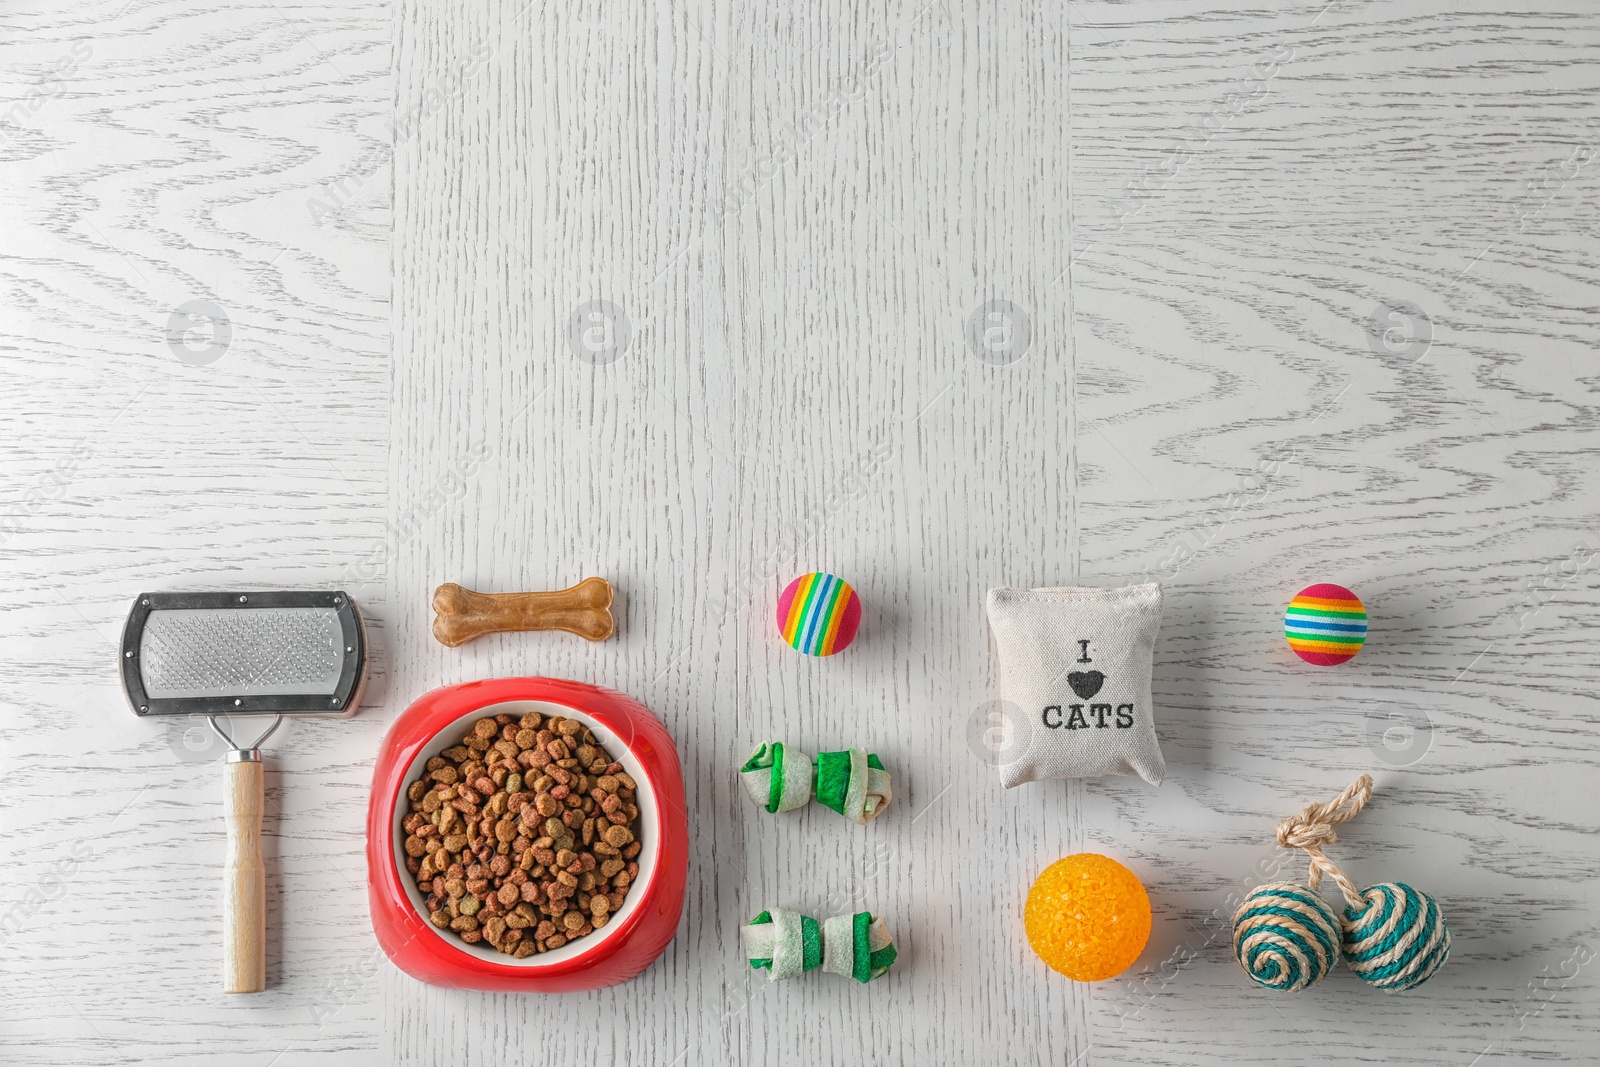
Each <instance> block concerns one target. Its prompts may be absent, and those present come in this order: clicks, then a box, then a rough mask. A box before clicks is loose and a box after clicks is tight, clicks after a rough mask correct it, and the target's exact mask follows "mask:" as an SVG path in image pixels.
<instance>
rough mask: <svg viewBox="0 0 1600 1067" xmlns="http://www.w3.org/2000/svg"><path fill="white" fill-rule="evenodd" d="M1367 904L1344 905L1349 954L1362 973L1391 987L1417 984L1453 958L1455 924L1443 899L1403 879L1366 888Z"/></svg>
mask: <svg viewBox="0 0 1600 1067" xmlns="http://www.w3.org/2000/svg"><path fill="white" fill-rule="evenodd" d="M1361 899H1362V900H1363V901H1364V902H1365V904H1366V906H1365V907H1364V908H1357V907H1355V906H1353V905H1352V906H1349V907H1346V908H1345V910H1344V924H1343V925H1344V935H1343V941H1344V960H1345V962H1346V963H1348V964H1349V965H1350V969H1351V970H1352V971H1354V972H1356V977H1357V978H1360V979H1361V980H1362V981H1363V982H1365V983H1367V984H1368V985H1370V986H1372V987H1373V988H1374V989H1382V990H1384V991H1385V992H1389V993H1400V992H1403V991H1405V990H1407V989H1415V988H1416V987H1417V986H1419V985H1421V984H1422V983H1423V982H1426V981H1427V980H1428V979H1430V978H1432V977H1433V976H1434V975H1435V974H1437V973H1438V971H1439V968H1440V967H1443V966H1444V961H1445V960H1447V959H1449V958H1450V928H1449V927H1448V926H1446V925H1445V923H1444V915H1443V913H1441V912H1440V911H1439V902H1438V901H1436V900H1434V899H1433V898H1432V897H1430V896H1429V895H1428V894H1426V893H1424V892H1421V891H1420V890H1416V889H1412V888H1411V887H1410V886H1408V885H1405V884H1403V883H1400V882H1384V883H1382V884H1380V885H1375V886H1372V887H1371V888H1369V889H1363V890H1362V891H1361Z"/></svg>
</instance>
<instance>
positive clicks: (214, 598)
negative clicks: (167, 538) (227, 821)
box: [117, 589, 367, 716]
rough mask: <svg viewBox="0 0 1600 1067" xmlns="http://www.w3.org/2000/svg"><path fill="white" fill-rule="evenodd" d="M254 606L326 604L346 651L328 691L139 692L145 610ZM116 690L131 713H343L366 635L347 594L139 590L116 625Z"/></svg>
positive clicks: (363, 665)
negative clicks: (120, 624)
mask: <svg viewBox="0 0 1600 1067" xmlns="http://www.w3.org/2000/svg"><path fill="white" fill-rule="evenodd" d="M258 608H332V609H333V610H334V612H335V614H336V616H337V617H338V619H339V628H340V632H341V635H342V637H343V641H344V647H345V649H346V650H347V651H346V652H345V654H344V662H343V663H342V664H341V665H340V671H339V681H338V683H337V684H336V685H335V686H334V688H333V691H332V692H331V693H287V694H279V695H274V696H244V695H238V696H220V697H159V698H155V699H152V698H150V696H149V695H148V694H147V693H146V692H145V688H144V678H143V676H142V673H141V671H140V668H139V645H140V642H141V641H142V640H143V638H144V628H145V623H146V622H147V621H148V620H149V618H150V615H151V613H153V612H157V611H177V610H183V609H207V610H227V611H251V610H254V609H258ZM117 663H118V666H119V667H120V668H121V673H122V689H123V692H124V693H126V694H127V697H128V704H129V706H130V707H132V708H133V711H134V714H135V715H141V716H144V715H190V714H196V713H198V714H201V715H208V716H209V715H222V714H227V715H319V714H320V715H349V714H352V713H353V712H354V711H355V710H356V705H357V703H358V702H359V697H360V691H361V686H362V683H363V682H364V681H365V680H366V671H367V638H366V631H365V628H364V627H363V626H362V625H361V614H360V612H359V610H358V609H357V608H356V603H355V601H354V600H352V599H350V594H348V593H346V592H345V591H344V590H342V589H332V590H326V591H306V590H277V591H265V592H255V591H250V590H246V591H244V592H231V593H229V592H217V593H141V594H139V596H138V597H137V598H136V599H135V600H134V602H133V609H132V610H131V611H130V612H128V621H127V624H126V625H124V626H123V628H122V648H121V654H120V655H119V656H118V659H117Z"/></svg>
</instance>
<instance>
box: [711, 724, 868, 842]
mask: <svg viewBox="0 0 1600 1067" xmlns="http://www.w3.org/2000/svg"><path fill="white" fill-rule="evenodd" d="M739 780H740V781H742V782H743V783H744V788H745V792H747V793H749V794H750V799H751V800H753V801H755V802H756V803H757V804H759V805H761V806H762V807H763V808H766V809H767V810H768V811H769V812H773V813H777V812H780V811H793V810H794V809H795V808H801V807H804V806H805V805H806V803H807V802H808V801H809V800H810V799H811V797H812V795H813V794H815V796H816V798H817V800H818V801H819V802H820V803H821V804H822V805H823V806H824V807H828V808H832V809H833V810H834V811H836V812H838V813H839V814H840V815H843V816H844V817H845V818H847V819H849V820H851V821H852V822H857V823H863V824H865V823H866V822H867V821H868V820H869V819H874V818H877V817H878V816H879V815H880V814H882V813H883V809H884V808H886V807H888V806H889V801H890V800H892V799H893V794H892V793H891V791H890V788H889V772H888V771H886V770H884V769H883V764H882V763H881V762H879V760H878V757H877V755H875V754H874V753H871V752H863V751H862V750H861V749H859V748H852V749H850V750H849V751H848V752H824V753H822V754H820V755H819V756H817V761H816V763H815V764H813V763H812V762H811V757H810V756H808V755H806V754H805V753H804V752H801V751H800V750H799V749H797V748H790V747H788V746H787V745H785V744H784V743H783V742H781V741H769V742H767V743H766V744H764V745H762V746H761V747H760V748H758V749H756V750H755V751H754V752H753V753H751V754H750V758H749V759H748V760H746V761H745V764H744V766H743V767H740V768H739Z"/></svg>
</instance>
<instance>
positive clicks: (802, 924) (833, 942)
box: [739, 908, 896, 982]
mask: <svg viewBox="0 0 1600 1067" xmlns="http://www.w3.org/2000/svg"><path fill="white" fill-rule="evenodd" d="M739 934H740V938H741V940H742V941H743V942H744V954H745V957H746V958H747V959H749V961H750V966H751V967H754V968H756V969H758V970H765V971H766V972H767V977H768V978H770V979H771V980H773V981H777V980H778V979H780V978H793V977H794V976H795V975H797V974H804V973H805V972H806V971H814V970H816V969H817V968H819V967H820V968H822V969H823V970H824V971H828V972H829V973H831V974H837V975H840V976H842V977H845V978H854V979H855V980H856V981H858V982H870V981H872V980H873V979H874V978H879V977H882V976H883V975H884V974H885V973H886V972H887V971H888V970H889V968H890V967H891V966H893V965H894V960H895V955H896V952H895V947H894V939H893V938H891V937H890V936H889V927H888V925H887V924H885V923H884V921H883V920H882V919H874V918H873V917H872V913H871V912H865V911H858V912H856V913H855V914H854V915H835V916H834V917H833V918H831V919H824V920H822V921H821V922H820V923H819V922H817V920H815V919H813V918H810V917H808V916H805V915H801V914H800V913H799V912H797V911H787V910H785V909H783V908H773V909H771V910H769V911H764V912H762V913H761V914H760V915H757V916H756V917H755V918H754V919H751V920H750V922H749V923H748V924H747V925H745V926H743V927H741V928H740V930H739Z"/></svg>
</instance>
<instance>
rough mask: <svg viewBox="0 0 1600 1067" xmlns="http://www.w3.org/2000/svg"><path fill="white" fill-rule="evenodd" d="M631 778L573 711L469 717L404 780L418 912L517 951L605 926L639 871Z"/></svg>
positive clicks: (466, 937)
mask: <svg viewBox="0 0 1600 1067" xmlns="http://www.w3.org/2000/svg"><path fill="white" fill-rule="evenodd" d="M637 788H638V785H637V783H636V782H634V780H633V779H632V778H631V777H629V776H628V774H627V772H625V771H624V770H623V769H622V765H621V764H620V763H616V762H614V761H613V760H612V758H611V755H610V753H608V752H606V750H605V749H604V748H603V747H602V746H601V745H600V744H599V743H598V742H597V741H596V740H595V736H594V734H593V733H592V732H591V731H590V730H589V729H588V728H586V727H585V726H584V725H583V724H582V723H580V722H578V721H577V720H576V719H567V718H562V717H561V716H559V715H552V716H549V717H548V718H547V717H545V716H543V715H541V714H539V713H538V712H530V713H528V714H527V715H524V716H522V718H520V719H517V718H514V717H513V716H510V715H496V716H494V717H492V718H483V719H479V720H478V721H477V722H475V723H473V724H472V725H471V726H470V727H469V728H468V729H467V731H466V734H465V735H464V736H463V737H462V738H461V743H460V744H457V745H454V746H452V747H450V748H447V749H445V750H444V751H443V752H441V753H440V754H439V755H437V756H435V757H433V758H432V759H430V760H429V761H428V763H427V767H426V770H425V771H424V773H423V775H422V777H421V778H419V779H417V780H416V781H415V782H412V783H411V785H410V786H409V787H408V788H407V790H406V798H407V799H408V800H409V801H410V802H411V810H410V812H409V813H408V814H407V815H406V817H405V822H404V827H405V831H406V839H405V854H406V869H407V870H408V871H410V872H411V873H412V875H413V876H415V877H416V880H417V887H418V888H419V889H421V890H422V893H423V895H424V896H425V897H426V898H427V910H428V921H429V922H431V923H433V925H434V926H436V927H438V928H439V929H441V930H453V931H455V933H456V934H457V936H459V937H460V938H461V940H463V941H465V942H467V943H468V944H471V945H475V944H489V945H492V946H493V947H494V948H496V949H497V950H499V951H500V952H504V953H506V954H507V955H510V956H514V957H516V958H517V959H523V958H525V957H528V956H532V955H533V954H534V953H536V952H548V951H549V950H551V949H555V948H560V947H561V946H562V945H565V944H567V943H568V942H570V941H573V940H576V939H577V938H580V937H585V936H587V935H589V934H591V933H593V932H594V931H595V930H597V929H599V928H600V927H602V926H604V925H606V923H607V922H609V921H610V919H611V916H612V915H614V914H615V913H616V912H617V910H618V909H619V908H621V907H622V902H623V900H624V898H626V897H627V895H628V887H629V886H630V885H632V884H633V880H634V879H635V878H637V877H638V876H639V863H638V857H639V852H640V848H641V846H640V843H639V841H638V836H637V833H638V824H639V804H638V799H637V793H636V790H637Z"/></svg>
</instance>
